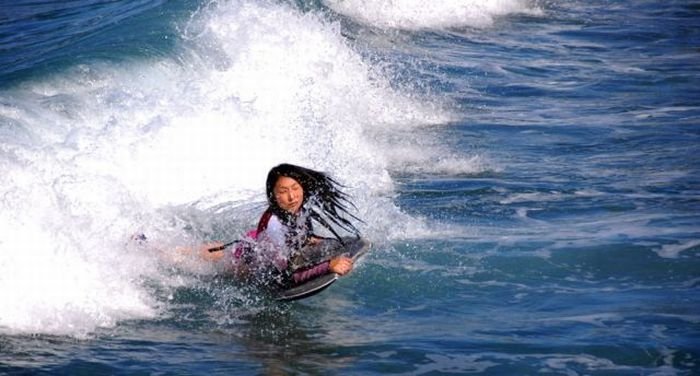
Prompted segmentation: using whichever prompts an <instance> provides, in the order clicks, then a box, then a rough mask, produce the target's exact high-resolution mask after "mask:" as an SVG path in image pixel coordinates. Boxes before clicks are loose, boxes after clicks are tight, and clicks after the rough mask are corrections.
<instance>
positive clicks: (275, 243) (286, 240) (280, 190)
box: [239, 164, 359, 287]
mask: <svg viewBox="0 0 700 376" xmlns="http://www.w3.org/2000/svg"><path fill="white" fill-rule="evenodd" d="M265 185H266V193H267V201H268V208H267V210H265V212H264V213H263V215H262V217H261V218H260V221H259V222H258V227H257V230H256V234H255V235H256V236H255V238H256V244H255V247H249V248H248V249H246V250H245V251H247V253H248V255H239V260H243V262H244V263H246V262H248V263H250V261H251V259H252V258H255V260H256V261H257V262H256V264H257V265H258V269H263V270H265V271H266V272H267V273H269V274H271V277H272V278H273V280H274V281H275V282H276V283H277V284H278V285H280V286H281V287H291V286H294V285H297V284H300V283H303V282H305V281H307V280H310V279H313V278H315V277H318V276H320V275H323V274H327V273H337V274H339V275H344V274H347V273H348V272H350V270H352V267H353V262H352V259H350V258H349V257H346V256H343V255H342V252H343V251H344V250H345V247H344V246H345V243H346V242H349V241H355V239H352V238H342V237H340V236H339V235H338V234H337V232H336V231H335V229H334V226H337V227H339V228H341V229H343V230H345V231H348V232H350V233H353V234H354V235H356V236H357V238H359V235H358V233H359V232H358V230H357V228H355V226H354V225H353V224H352V222H350V220H348V217H349V218H351V219H354V220H359V219H358V218H357V217H355V216H354V215H352V214H350V213H349V212H348V205H352V204H351V203H350V201H349V200H348V198H347V195H346V194H345V193H343V192H342V191H341V190H340V189H339V184H338V183H337V182H336V181H335V180H333V179H332V178H331V177H329V176H328V175H326V174H324V173H322V172H318V171H314V170H311V169H308V168H304V167H300V166H295V165H291V164H281V165H278V166H275V167H274V168H272V169H271V170H270V172H269V173H268V175H267V181H266V184H265ZM314 222H315V223H318V224H320V225H321V226H323V227H324V228H325V229H326V230H328V232H330V233H331V234H333V236H334V237H333V238H325V237H321V236H318V235H317V234H315V233H314V231H313V223H314ZM251 253H256V254H255V255H254V256H252V255H251ZM241 256H243V257H241ZM251 256H252V257H251ZM246 259H247V260H246ZM239 263H240V261H239ZM260 265H263V266H262V268H260ZM259 272H260V270H258V273H259ZM266 277H270V276H266Z"/></svg>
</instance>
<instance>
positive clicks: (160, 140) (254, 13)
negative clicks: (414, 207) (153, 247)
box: [0, 1, 469, 336]
mask: <svg viewBox="0 0 700 376" xmlns="http://www.w3.org/2000/svg"><path fill="white" fill-rule="evenodd" d="M183 29H185V30H187V33H188V34H187V41H186V42H185V43H183V45H182V46H181V55H179V56H174V57H172V58H164V59H161V60H149V61H141V62H128V63H122V64H121V65H109V64H92V65H81V66H76V67H74V68H72V69H71V70H69V71H67V72H64V73H62V74H60V75H57V76H54V77H52V78H48V79H43V80H42V81H34V82H25V83H23V84H22V86H21V87H19V88H16V89H12V91H11V92H0V116H1V117H0V121H1V122H2V123H0V129H2V130H3V132H4V139H3V141H4V142H3V143H2V144H1V145H0V168H1V169H2V171H3V174H1V175H0V209H1V210H0V233H2V234H3V238H2V239H1V240H0V298H1V299H2V301H4V302H12V304H3V305H0V331H9V332H13V333H14V332H19V333H56V334H67V335H75V336H83V335H87V334H88V333H90V332H92V331H94V330H95V328H98V327H105V326H112V325H115V324H116V323H118V322H119V321H120V320H124V319H133V318H144V317H152V316H153V315H156V314H158V312H159V301H163V300H164V299H166V297H164V296H159V295H154V293H153V292H152V291H150V290H149V289H148V288H146V287H145V284H144V281H149V282H155V283H157V284H162V285H168V284H170V283H171V281H169V280H168V277H167V276H165V275H163V273H162V272H161V271H159V270H158V269H159V268H158V267H157V263H155V261H154V260H155V258H153V257H149V256H144V255H138V254H132V253H130V252H127V251H126V250H125V247H124V241H125V240H126V238H128V236H129V235H130V234H131V233H132V232H134V231H143V230H146V232H147V234H148V235H149V238H151V239H155V240H165V241H167V240H170V241H171V242H173V243H174V242H175V241H174V240H172V239H178V240H182V241H197V240H201V239H198V237H200V238H201V237H205V236H206V235H207V234H205V233H203V232H199V233H197V232H196V231H195V232H194V233H189V234H187V235H183V231H184V230H183V227H184V226H185V225H187V224H190V223H187V221H188V219H186V218H185V219H183V218H179V217H178V215H179V214H178V213H180V212H187V211H197V210H199V211H202V212H201V216H200V217H201V218H198V220H200V219H201V220H202V221H204V222H205V223H204V224H203V227H206V228H211V226H208V223H206V222H207V221H209V222H212V221H214V220H215V219H214V218H207V213H208V214H210V215H211V216H212V217H213V216H214V212H213V210H217V213H218V212H220V208H221V206H222V205H223V206H227V205H228V206H227V207H228V208H230V209H235V207H233V208H231V205H235V204H232V203H250V202H262V201H263V192H262V190H263V188H264V187H263V186H264V179H265V175H266V173H267V171H268V169H269V168H270V167H271V166H273V165H275V164H277V163H280V162H291V163H298V164H303V165H307V166H309V167H312V168H316V169H320V170H325V171H328V172H331V173H332V174H333V175H334V176H335V177H336V178H338V180H340V181H341V182H343V183H344V184H346V185H347V186H348V187H350V188H349V189H350V193H351V194H352V195H353V196H354V197H355V199H356V203H357V204H358V208H359V211H360V213H359V214H360V216H362V217H363V218H364V219H365V221H366V226H367V228H368V229H370V228H372V229H377V230H374V231H380V230H379V229H387V233H389V235H382V236H392V235H391V234H394V235H396V234H401V233H403V234H405V233H407V232H419V231H414V230H413V229H414V228H423V227H424V222H423V221H422V220H421V219H413V218H411V217H410V216H408V215H406V214H404V213H402V212H401V210H399V209H398V208H397V207H396V206H395V205H394V204H393V202H392V200H391V199H390V197H391V192H392V190H393V182H392V180H391V178H390V176H389V173H388V171H390V169H391V163H393V162H392V158H391V156H390V155H389V154H388V150H390V149H391V144H386V143H383V142H384V141H382V140H379V141H378V140H376V139H374V138H373V137H372V136H371V132H370V131H371V130H376V129H381V130H382V131H383V132H389V133H390V132H392V130H393V129H402V130H411V129H420V128H421V127H424V126H426V125H431V124H433V125H434V124H441V123H445V122H448V121H449V120H450V119H451V114H450V113H449V111H447V110H445V109H444V106H442V105H441V104H440V103H439V101H436V100H431V99H430V98H417V97H415V98H414V95H412V94H410V93H402V92H399V91H397V90H395V89H392V88H391V85H390V83H389V82H388V81H387V80H386V79H385V78H384V77H382V76H381V75H380V74H378V73H377V72H375V71H374V69H373V68H372V67H371V66H369V65H368V64H367V63H366V62H365V61H363V59H362V58H361V56H360V55H359V54H357V53H356V52H355V51H354V50H353V49H352V48H351V46H349V45H348V44H347V42H346V41H345V39H344V38H343V37H342V35H341V32H340V29H339V26H338V25H337V24H333V23H329V22H327V21H325V20H323V19H322V18H320V16H318V15H314V14H301V13H299V12H298V11H296V10H294V9H292V8H290V7H288V6H285V5H276V4H269V3H262V4H261V3H258V2H252V1H250V2H248V1H241V2H235V3H234V2H231V3H222V4H219V5H218V6H212V7H211V8H208V9H207V10H205V11H203V12H202V13H200V14H198V15H197V16H196V17H195V18H194V19H193V20H192V21H191V23H190V24H188V25H186V27H183ZM5 133H6V135H5ZM423 153H426V154H427V155H426V156H425V158H424V159H426V160H435V158H436V157H435V156H431V155H430V151H429V150H428V151H423ZM454 160H455V161H457V162H454V163H452V162H448V163H447V165H448V167H447V169H448V170H449V169H451V168H452V167H449V165H454V164H460V163H462V162H459V157H455V159H454ZM468 163H469V162H467V164H468ZM456 169H457V170H463V169H464V168H463V167H456ZM170 208H179V209H178V210H180V212H178V210H170ZM217 208H218V209H217ZM210 210H211V211H210ZM254 220H255V218H253V219H251V221H254ZM397 223H400V224H401V226H397V225H396V224H397ZM241 230H243V229H241ZM5 234H12V236H11V237H6V235H5ZM376 234H380V233H379V232H377V233H376Z"/></svg>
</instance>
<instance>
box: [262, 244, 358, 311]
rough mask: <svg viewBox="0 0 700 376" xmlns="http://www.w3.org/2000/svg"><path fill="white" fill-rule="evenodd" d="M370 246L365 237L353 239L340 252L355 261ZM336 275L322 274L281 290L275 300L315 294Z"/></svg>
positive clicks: (293, 298) (287, 299) (294, 298)
mask: <svg viewBox="0 0 700 376" xmlns="http://www.w3.org/2000/svg"><path fill="white" fill-rule="evenodd" d="M371 247H372V243H370V242H369V241H367V240H365V239H362V238H359V239H356V240H355V239H354V240H353V241H352V242H348V243H347V244H346V245H345V250H344V251H343V252H342V253H341V254H342V255H345V256H347V257H350V258H351V259H352V261H353V262H355V261H357V259H359V258H360V257H362V256H363V255H364V254H365V253H367V251H369V249H370V248H371ZM338 277H339V276H338V274H336V273H329V274H325V275H322V276H320V277H317V278H314V279H312V280H310V281H308V282H306V283H303V284H301V285H299V286H294V287H292V288H290V289H287V290H282V291H281V292H279V294H278V295H277V297H276V298H275V300H278V301H291V300H298V299H303V298H307V297H310V296H313V295H316V294H318V293H319V292H321V291H323V290H325V289H327V288H328V287H329V286H330V285H332V284H333V283H334V282H335V281H337V280H338Z"/></svg>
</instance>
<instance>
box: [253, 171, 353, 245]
mask: <svg viewBox="0 0 700 376" xmlns="http://www.w3.org/2000/svg"><path fill="white" fill-rule="evenodd" d="M282 176H285V177H288V178H292V179H294V180H296V181H297V182H298V183H299V184H300V185H301V187H302V188H303V189H304V201H303V202H302V208H303V209H304V210H308V214H309V216H310V217H311V219H313V220H315V221H316V222H318V223H319V224H320V225H322V226H323V227H325V228H326V229H328V230H329V231H330V232H331V233H333V235H335V237H336V238H338V240H341V239H340V236H339V235H338V233H337V232H336V231H335V230H334V228H333V225H335V226H338V227H340V228H342V229H343V230H345V231H348V232H350V233H352V234H354V235H355V236H358V237H359V233H360V232H359V230H358V229H357V228H356V227H355V225H353V223H352V222H351V220H355V221H359V222H362V220H361V219H359V218H358V217H356V216H355V215H353V214H352V213H350V211H349V210H350V208H353V209H356V207H355V205H354V204H353V203H352V202H351V201H350V198H349V196H348V195H347V194H346V193H345V192H343V191H342V190H341V189H340V187H342V185H340V184H339V183H338V182H337V181H336V180H335V179H333V178H331V177H330V176H328V175H327V174H325V173H323V172H319V171H315V170H311V169H308V168H305V167H300V166H295V165H293V164H288V163H283V164H280V165H278V166H275V167H273V168H272V169H271V170H270V172H269V173H268V174H267V181H266V183H265V188H266V192H267V202H268V203H269V205H270V207H269V210H270V211H271V212H272V213H273V214H275V215H276V216H278V217H279V218H280V219H282V220H283V221H284V220H287V221H288V220H290V219H291V218H290V216H291V215H292V214H291V213H289V212H287V211H285V210H284V209H282V208H281V207H280V206H279V204H278V203H277V200H276V199H275V193H274V188H275V184H276V183H277V179H279V178H280V177H282ZM309 203H310V204H309ZM341 241H342V240H341Z"/></svg>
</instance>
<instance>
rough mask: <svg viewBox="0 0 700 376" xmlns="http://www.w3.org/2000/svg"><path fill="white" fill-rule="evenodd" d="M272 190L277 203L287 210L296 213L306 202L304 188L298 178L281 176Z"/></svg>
mask: <svg viewBox="0 0 700 376" xmlns="http://www.w3.org/2000/svg"><path fill="white" fill-rule="evenodd" d="M272 192H273V193H274V194H275V200H276V201H277V205H279V207H280V208H282V209H283V210H285V211H288V212H290V213H293V214H296V213H297V212H298V211H299V209H301V204H302V203H303V202H304V188H302V187H301V184H299V182H297V181H296V180H294V179H292V178H290V177H286V176H280V177H279V178H278V179H277V182H276V183H275V187H274V188H273V190H272Z"/></svg>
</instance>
